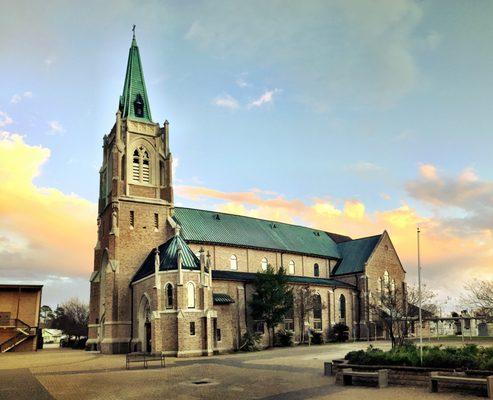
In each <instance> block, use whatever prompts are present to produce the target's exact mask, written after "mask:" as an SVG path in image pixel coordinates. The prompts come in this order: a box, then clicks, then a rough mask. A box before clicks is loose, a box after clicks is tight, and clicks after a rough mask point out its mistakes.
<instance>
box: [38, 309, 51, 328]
mask: <svg viewBox="0 0 493 400" xmlns="http://www.w3.org/2000/svg"><path fill="white" fill-rule="evenodd" d="M39 315H40V319H41V324H42V326H43V327H44V328H51V323H52V322H53V318H55V314H53V310H52V309H51V307H50V306H47V305H44V306H42V307H41V309H40V313H39Z"/></svg>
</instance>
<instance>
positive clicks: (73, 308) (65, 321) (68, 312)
mask: <svg viewBox="0 0 493 400" xmlns="http://www.w3.org/2000/svg"><path fill="white" fill-rule="evenodd" d="M88 321H89V306H88V305H87V304H86V303H83V302H82V301H80V300H79V299H77V298H72V299H70V300H68V301H66V302H65V303H63V304H62V305H59V306H58V307H57V308H56V310H55V313H54V319H53V323H52V327H53V328H55V329H60V330H61V331H62V332H63V333H65V334H66V335H68V336H75V337H76V338H77V339H80V337H81V336H87V324H88Z"/></svg>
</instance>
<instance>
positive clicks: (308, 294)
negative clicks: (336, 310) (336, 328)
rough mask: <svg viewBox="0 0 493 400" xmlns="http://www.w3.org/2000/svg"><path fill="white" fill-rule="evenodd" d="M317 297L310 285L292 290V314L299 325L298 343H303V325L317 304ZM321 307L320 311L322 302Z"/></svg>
mask: <svg viewBox="0 0 493 400" xmlns="http://www.w3.org/2000/svg"><path fill="white" fill-rule="evenodd" d="M317 296H318V295H317V294H316V293H315V291H314V290H313V289H312V288H311V287H310V285H304V286H297V287H296V288H295V290H294V313H295V315H297V317H298V321H299V324H300V332H301V337H300V343H304V341H305V323H306V321H307V319H308V317H309V315H310V312H312V311H313V310H314V309H315V307H317V306H318V304H319V303H318V301H319V300H318V298H317ZM320 300H321V299H320ZM321 307H322V309H323V308H324V305H323V302H321Z"/></svg>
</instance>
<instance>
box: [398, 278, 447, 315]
mask: <svg viewBox="0 0 493 400" xmlns="http://www.w3.org/2000/svg"><path fill="white" fill-rule="evenodd" d="M407 302H408V304H412V305H414V306H416V307H418V306H419V288H418V286H417V285H413V286H408V288H407ZM445 303H446V302H445ZM443 305H444V303H443V302H442V306H443ZM421 309H422V310H425V311H429V312H430V313H432V314H433V315H439V314H440V306H439V305H438V300H437V293H436V292H434V291H433V290H431V289H428V287H427V286H426V284H423V285H421Z"/></svg>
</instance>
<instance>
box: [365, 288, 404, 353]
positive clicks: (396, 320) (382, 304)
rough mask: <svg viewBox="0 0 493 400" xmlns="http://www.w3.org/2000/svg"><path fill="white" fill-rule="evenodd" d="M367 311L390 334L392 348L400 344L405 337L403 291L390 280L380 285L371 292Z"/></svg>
mask: <svg viewBox="0 0 493 400" xmlns="http://www.w3.org/2000/svg"><path fill="white" fill-rule="evenodd" d="M369 311H370V314H371V315H373V316H374V317H375V318H376V319H378V320H379V321H381V322H382V323H383V325H384V328H385V330H386V331H387V333H388V334H389V336H390V340H391V342H392V348H394V347H398V346H402V345H403V344H404V339H405V328H406V323H405V321H404V319H405V317H406V316H407V304H406V301H405V293H403V291H402V290H400V289H397V288H395V287H394V285H392V284H391V282H390V281H389V282H386V283H384V284H383V285H382V288H381V290H379V291H378V292H377V293H376V294H374V293H372V294H371V298H370V302H369Z"/></svg>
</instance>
